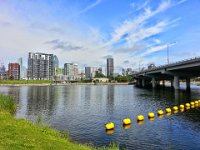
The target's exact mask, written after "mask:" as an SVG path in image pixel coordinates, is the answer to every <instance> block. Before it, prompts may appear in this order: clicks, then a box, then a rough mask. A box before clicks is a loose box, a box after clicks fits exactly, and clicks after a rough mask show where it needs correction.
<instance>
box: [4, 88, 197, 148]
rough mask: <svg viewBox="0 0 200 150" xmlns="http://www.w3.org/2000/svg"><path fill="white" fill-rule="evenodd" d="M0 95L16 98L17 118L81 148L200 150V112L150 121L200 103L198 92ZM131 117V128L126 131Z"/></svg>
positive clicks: (29, 91) (14, 91)
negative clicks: (66, 137)
mask: <svg viewBox="0 0 200 150" xmlns="http://www.w3.org/2000/svg"><path fill="white" fill-rule="evenodd" d="M0 92H3V93H7V94H9V95H12V96H14V97H15V100H16V103H17V107H18V108H17V114H16V116H17V117H22V118H27V119H30V120H36V119H37V118H38V116H41V119H42V121H44V122H45V123H46V124H47V125H49V126H52V127H54V128H56V129H58V130H60V131H62V130H67V131H69V134H70V137H71V139H72V140H75V141H78V142H80V143H92V144H94V145H95V146H105V145H109V144H110V142H116V143H119V145H120V148H125V147H126V148H127V149H162V148H163V147H166V149H167V148H169V149H174V148H175V149H199V148H200V146H199V144H198V141H200V137H199V134H200V115H199V114H200V107H197V106H196V105H194V108H192V106H191V107H189V108H187V107H185V109H183V110H181V109H180V110H179V111H178V112H174V111H172V112H171V113H167V114H166V115H161V116H157V115H156V116H155V118H151V119H153V120H148V112H154V113H157V110H159V109H162V110H165V108H167V107H170V108H172V107H173V106H175V105H176V106H179V105H180V104H185V103H186V102H190V101H191V100H192V101H194V100H196V99H200V98H199V97H200V88H198V87H195V88H194V89H193V90H191V92H187V91H185V90H178V91H174V90H172V89H171V88H168V87H166V88H160V89H138V88H135V87H133V86H111V85H109V86H102V85H94V86H84V85H82V86H46V87H37V86H34V87H29V86H22V87H0ZM139 114H141V115H144V116H145V120H144V121H139V122H137V116H138V115H139ZM126 117H129V118H130V119H131V120H132V124H131V125H126V126H123V124H122V119H123V118H126ZM109 121H112V122H114V123H115V130H110V131H105V126H104V125H105V123H107V122H109ZM185 135H187V136H185ZM158 141H159V142H158Z"/></svg>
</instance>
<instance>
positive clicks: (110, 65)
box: [107, 58, 114, 77]
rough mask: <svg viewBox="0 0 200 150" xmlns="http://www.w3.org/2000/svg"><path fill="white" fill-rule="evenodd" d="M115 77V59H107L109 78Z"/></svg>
mask: <svg viewBox="0 0 200 150" xmlns="http://www.w3.org/2000/svg"><path fill="white" fill-rule="evenodd" d="M113 75H114V59H113V58H107V77H112V76H113Z"/></svg>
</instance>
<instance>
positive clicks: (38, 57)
mask: <svg viewBox="0 0 200 150" xmlns="http://www.w3.org/2000/svg"><path fill="white" fill-rule="evenodd" d="M54 74H55V67H54V55H53V54H45V53H31V52H30V53H29V54H28V70H27V77H28V79H31V80H50V79H52V78H53V76H54Z"/></svg>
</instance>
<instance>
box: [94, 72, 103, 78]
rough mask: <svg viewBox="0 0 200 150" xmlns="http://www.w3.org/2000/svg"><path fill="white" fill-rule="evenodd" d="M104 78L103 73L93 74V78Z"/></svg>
mask: <svg viewBox="0 0 200 150" xmlns="http://www.w3.org/2000/svg"><path fill="white" fill-rule="evenodd" d="M104 77H105V75H104V74H103V73H100V72H97V73H96V74H95V78H104Z"/></svg>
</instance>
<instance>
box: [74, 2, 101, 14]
mask: <svg viewBox="0 0 200 150" xmlns="http://www.w3.org/2000/svg"><path fill="white" fill-rule="evenodd" d="M101 1H102V0H96V1H95V2H94V3H92V4H90V5H88V6H86V7H85V8H83V9H82V10H80V11H79V12H78V13H77V14H76V15H80V14H83V13H86V12H87V11H89V10H91V9H93V8H94V7H96V6H97V5H99V4H100V3H101Z"/></svg>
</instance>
